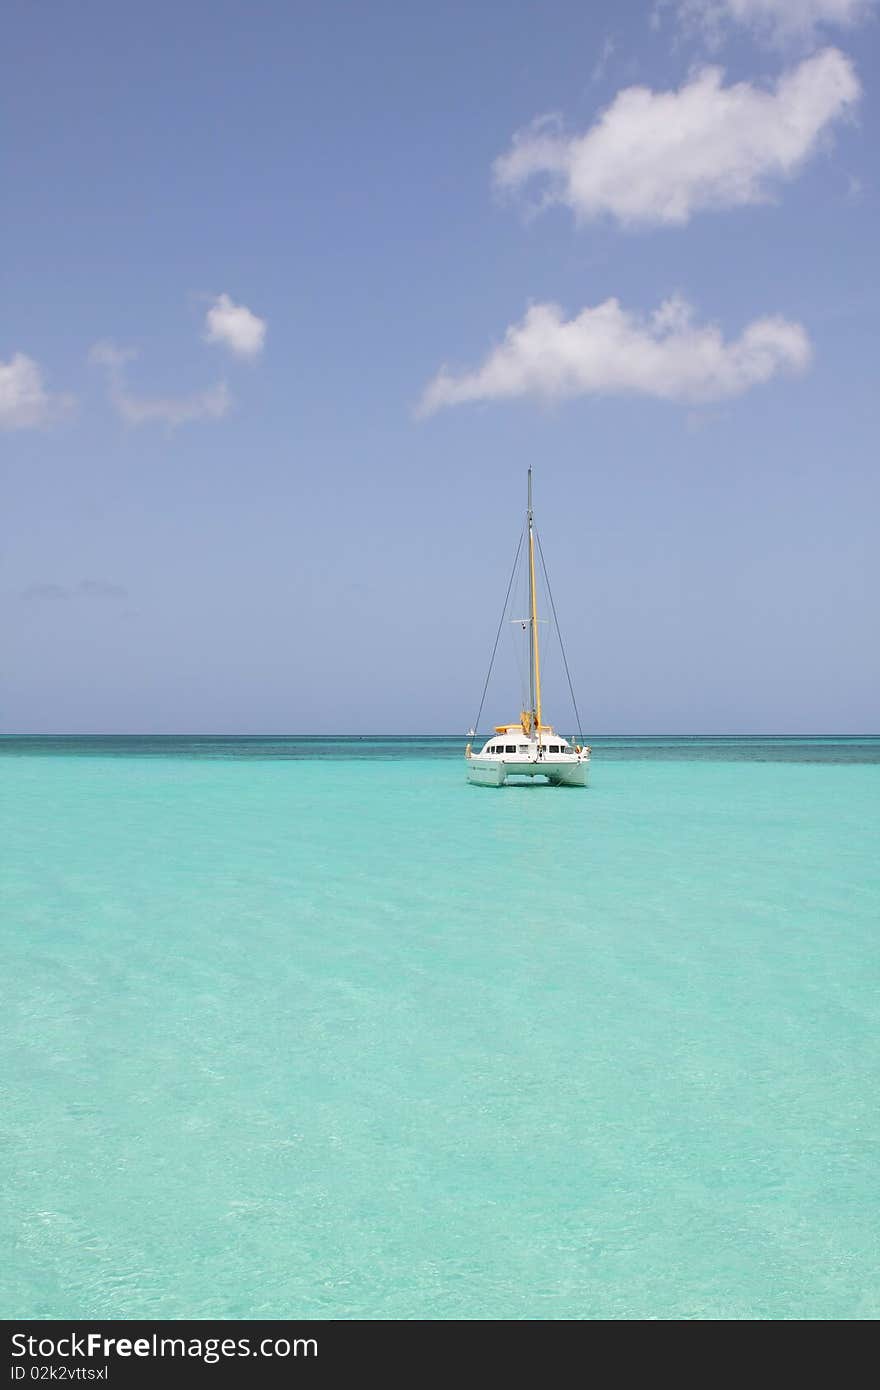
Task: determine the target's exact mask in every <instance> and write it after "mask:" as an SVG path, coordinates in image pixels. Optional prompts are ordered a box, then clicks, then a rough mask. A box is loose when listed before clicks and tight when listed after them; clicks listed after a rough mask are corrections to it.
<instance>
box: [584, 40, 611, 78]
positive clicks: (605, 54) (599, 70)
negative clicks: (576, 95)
mask: <svg viewBox="0 0 880 1390" xmlns="http://www.w3.org/2000/svg"><path fill="white" fill-rule="evenodd" d="M616 49H617V43H616V42H615V40H614V38H613V37H612V35H611V34H606V35H605V38H604V39H603V40H602V44H601V47H600V49H599V52H598V54H597V57H596V61H595V63H594V64H593V70H592V72H591V73H590V81H591V82H593V83H595V82H601V80H602V78H603V77H604V76H605V69H606V68H607V67H608V64H609V62H610V61H611V59H612V57H613V56H614V53H615V51H616Z"/></svg>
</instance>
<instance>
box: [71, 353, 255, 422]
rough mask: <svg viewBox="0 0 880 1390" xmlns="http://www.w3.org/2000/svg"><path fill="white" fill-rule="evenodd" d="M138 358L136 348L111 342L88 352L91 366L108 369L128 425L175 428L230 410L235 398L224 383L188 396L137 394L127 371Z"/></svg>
mask: <svg viewBox="0 0 880 1390" xmlns="http://www.w3.org/2000/svg"><path fill="white" fill-rule="evenodd" d="M136 357H137V351H136V350H135V349H134V348H124V347H120V346H119V345H118V344H117V343H113V342H110V341H108V340H105V341H103V342H100V343H95V345H94V346H93V347H92V349H91V351H90V352H89V361H90V363H91V364H92V365H93V366H98V367H103V368H104V369H105V370H106V372H107V376H108V384H109V392H110V399H111V401H112V402H113V405H114V406H115V408H116V410H117V412H118V414H119V415H120V416H121V418H122V419H123V420H124V421H125V422H126V424H129V425H144V424H150V423H153V422H156V423H160V424H164V425H168V426H171V427H173V426H176V425H185V424H190V423H191V422H193V421H195V420H219V419H222V417H223V416H224V415H226V414H227V412H228V411H229V408H230V406H231V405H232V397H231V395H230V394H229V389H228V387H227V385H226V383H225V381H220V382H217V383H216V384H215V385H214V386H209V387H207V388H206V389H205V390H204V391H197V392H195V393H194V394H192V395H188V396H138V395H135V394H134V393H133V392H132V391H131V390H130V389H129V387H128V383H127V379H126V374H125V368H126V364H127V363H128V362H131V361H132V360H133V359H134V358H136Z"/></svg>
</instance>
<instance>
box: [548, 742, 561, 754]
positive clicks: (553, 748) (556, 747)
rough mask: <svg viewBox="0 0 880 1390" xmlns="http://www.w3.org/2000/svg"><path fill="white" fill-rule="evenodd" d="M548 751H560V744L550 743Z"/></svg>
mask: <svg viewBox="0 0 880 1390" xmlns="http://www.w3.org/2000/svg"><path fill="white" fill-rule="evenodd" d="M547 752H548V753H558V752H559V744H558V743H548V745H547Z"/></svg>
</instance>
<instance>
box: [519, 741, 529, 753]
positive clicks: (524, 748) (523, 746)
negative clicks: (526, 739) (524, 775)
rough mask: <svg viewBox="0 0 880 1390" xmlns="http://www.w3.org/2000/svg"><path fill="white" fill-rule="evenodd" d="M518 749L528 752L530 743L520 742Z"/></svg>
mask: <svg viewBox="0 0 880 1390" xmlns="http://www.w3.org/2000/svg"><path fill="white" fill-rule="evenodd" d="M516 751H517V753H528V751H529V748H528V744H526V743H519V744H517V749H516Z"/></svg>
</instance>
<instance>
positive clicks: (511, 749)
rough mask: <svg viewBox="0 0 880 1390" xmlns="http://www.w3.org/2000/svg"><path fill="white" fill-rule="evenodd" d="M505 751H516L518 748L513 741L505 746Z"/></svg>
mask: <svg viewBox="0 0 880 1390" xmlns="http://www.w3.org/2000/svg"><path fill="white" fill-rule="evenodd" d="M504 751H505V753H515V752H516V748H515V746H514V745H513V744H512V743H508V744H507V746H506V747H505V749H504Z"/></svg>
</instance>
